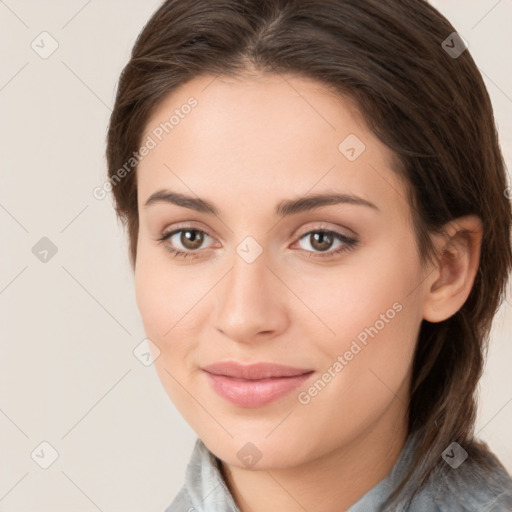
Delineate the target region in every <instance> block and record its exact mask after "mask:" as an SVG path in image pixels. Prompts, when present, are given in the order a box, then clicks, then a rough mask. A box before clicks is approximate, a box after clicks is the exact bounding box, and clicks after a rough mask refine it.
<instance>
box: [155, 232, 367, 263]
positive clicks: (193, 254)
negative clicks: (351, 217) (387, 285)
mask: <svg viewBox="0 0 512 512" xmlns="http://www.w3.org/2000/svg"><path fill="white" fill-rule="evenodd" d="M182 231H195V232H197V233H202V234H204V235H207V236H210V235H208V233H206V231H203V230H201V229H197V228H193V227H191V226H188V227H187V226H183V227H181V228H180V229H175V230H173V231H170V232H168V233H163V234H162V235H161V236H160V237H158V238H156V239H155V240H156V242H158V243H159V244H164V247H165V249H166V250H167V251H169V252H170V253H171V254H172V256H173V257H174V258H181V259H185V258H197V257H199V256H200V254H199V252H200V251H199V250H195V251H182V250H180V249H175V248H173V247H170V246H169V245H167V244H165V242H166V241H167V240H168V239H169V238H171V237H172V236H173V235H175V234H176V233H181V232H182ZM313 233H323V234H329V235H332V236H333V237H334V238H335V239H336V240H339V241H340V242H343V244H344V245H342V246H340V247H338V249H335V250H330V251H328V252H327V251H326V252H315V251H306V252H307V253H308V257H318V258H331V257H334V256H337V255H339V254H341V253H344V252H348V251H350V250H352V249H354V248H355V247H356V246H357V244H358V243H359V241H358V240H356V239H354V238H349V237H347V236H345V235H342V234H341V233H338V232H337V231H333V230H331V229H326V228H322V227H319V228H317V229H312V230H309V231H307V232H306V233H304V234H302V235H301V236H300V237H299V238H298V240H302V239H303V238H305V237H306V236H308V235H311V234H313Z"/></svg>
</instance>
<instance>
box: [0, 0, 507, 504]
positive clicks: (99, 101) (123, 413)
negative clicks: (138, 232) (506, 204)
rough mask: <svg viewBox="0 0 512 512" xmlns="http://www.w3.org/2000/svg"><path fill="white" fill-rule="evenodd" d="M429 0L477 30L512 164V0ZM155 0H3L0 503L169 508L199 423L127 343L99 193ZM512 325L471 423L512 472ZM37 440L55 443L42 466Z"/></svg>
mask: <svg viewBox="0 0 512 512" xmlns="http://www.w3.org/2000/svg"><path fill="white" fill-rule="evenodd" d="M432 3H433V4H434V5H435V6H436V7H437V8H438V9H440V10H441V12H443V14H445V15H446V16H447V17H448V19H449V20H450V21H451V22H452V23H453V24H454V25H455V27H456V28H457V30H458V31H459V33H460V34H461V35H462V37H463V38H464V39H465V40H466V41H467V42H468V43H469V48H470V51H471V52H472V55H473V57H474V59H475V61H476V63H477V65H478V66H479V68H480V70H481V71H482V73H483V76H484V78H485V81H486V84H487V86H488V89H489V92H490V94H491V97H492V100H493V104H494V107H495V111H496V117H497V121H498V125H499V130H500V137H501V143H502V147H503V151H504V153H505V157H506V160H507V163H508V165H509V166H510V162H511V161H512V66H511V58H510V55H511V50H512V35H511V30H510V26H509V24H510V19H512V2H511V1H510V0H500V1H494V0H493V1H484V0H481V1H477V0H473V1H467V0H443V1H441V0H438V1H435V2H432ZM159 4H160V2H159V1H156V0H151V1H147V0H146V1H142V0H140V1H137V2H136V1H134V0H131V1H127V0H124V1H121V0H104V1H101V2H100V1H99V0H92V1H91V0H89V1H87V0H72V1H70V0H66V1H64V0H58V1H57V0H55V1H52V2H40V1H37V0H24V1H22V0H5V1H0V17H1V18H0V19H1V20H2V25H1V26H2V30H1V31H0V41H1V48H2V49H1V52H2V66H1V67H0V109H1V112H2V115H1V137H0V151H1V162H2V165H1V173H2V188H1V193H0V224H1V227H2V259H1V262H2V263H1V266H0V306H1V311H2V323H1V327H2V330H1V332H2V338H1V340H2V341H1V346H0V350H1V352H0V454H1V455H0V511H5V512H7V511H24V512H25V511H37V512H41V511H58V510H66V511H74V512H89V511H95V510H101V511H104V512H107V511H124V512H129V511H163V510H164V508H165V507H166V506H167V505H169V503H170V502H171V501H172V499H173V497H174V496H175V494H176V493H177V492H178V490H179V488H180V487H181V484H182V480H183V476H184V471H185V466H186V464H187V462H188V459H189V456H190V452H191V449H192V445H193V442H194V440H195V434H194V432H193V431H192V430H191V429H190V427H188V425H187V424H186V423H185V422H184V420H183V419H182V418H181V416H180V415H179V414H178V413H177V412H176V410H175V409H174V406H173V405H172V403H171V402H170V401H169V399H168V398H167V396H166V395H165V393H164V391H163V388H162V387H161V385H160V383H159V381H158V379H157V376H156V374H155V372H154V370H153V368H152V367H151V366H148V367H146V366H144V365H143V364H142V363H141V362H140V361H139V360H138V359H137V358H136V357H135V356H134V354H133V350H134V349H135V347H136V346H138V345H139V343H140V342H141V340H142V339H143V338H144V332H143V329H142V324H141V321H140V318H139V314H138V311H137V308H136V303H135V297H134V287H133V279H132V275H131V271H130V268H129V265H128V257H127V251H126V238H125V235H124V233H123V232H122V230H121V227H120V225H118V224H117V221H116V218H115V216H114V212H113V209H112V204H111V201H110V199H104V200H102V201H100V200H97V199H95V198H94V197H93V195H92V190H93V189H94V187H96V186H98V185H101V184H102V183H103V181H104V179H105V172H106V165H105V159H104V155H103V153H104V141H105V134H106V127H107V123H108V118H109V114H110V109H111V106H112V104H113V99H114V91H115V85H116V82H117V79H118V76H119V73H120V72H121V69H122V67H123V66H124V64H125V63H126V61H127V59H128V56H129V52H130V49H131V47H132V45H133V43H134V41H135V38H136V36H137V35H138V33H139V31H140V30H141V28H142V27H143V25H144V23H145V22H146V20H147V19H148V18H149V16H150V15H151V14H152V12H153V11H154V10H155V9H156V8H157V6H158V5H159ZM44 31H46V32H48V33H49V34H50V35H49V36H48V35H43V36H39V35H40V34H41V32H44ZM447 36H448V34H447ZM41 38H44V42H43V43H41ZM33 41H35V42H34V43H32V42H33ZM54 41H56V43H55V42H54ZM31 44H33V45H34V46H35V48H37V51H38V52H40V53H41V52H44V51H50V50H51V49H52V46H51V45H52V44H58V48H57V49H56V51H55V52H54V53H53V54H52V55H50V56H48V57H47V58H42V57H41V56H40V55H39V54H38V53H36V51H35V49H33V48H32V47H31ZM43 237H47V238H48V239H49V240H50V241H51V243H52V244H53V245H54V246H55V247H56V249H57V252H56V254H54V255H53V256H52V253H51V250H50V252H49V253H48V255H47V261H46V262H42V261H40V259H39V258H38V257H36V255H35V254H34V253H33V250H32V248H33V247H34V246H35V245H36V244H37V243H40V244H43V245H42V246H41V247H40V246H39V245H38V246H36V248H38V250H39V251H43V250H45V248H46V249H47V250H48V247H46V246H44V244H45V243H48V242H45V241H43V242H39V241H40V240H41V238H43ZM34 252H37V251H35V250H34ZM43 256H44V253H41V254H40V257H43ZM511 332H512V312H511V308H510V306H509V304H506V305H505V307H503V308H502V310H501V311H500V314H499V315H498V317H497V318H496V322H495V327H494V330H493V337H492V338H493V339H492V342H493V344H492V347H491V350H490V358H489V362H488V364H487V368H486V373H485V376H484V378H483V380H482V382H481V408H480V414H479V418H478V425H477V431H478V432H479V434H480V436H481V437H482V438H483V439H485V440H486V441H487V442H488V443H489V444H490V446H491V448H492V449H493V450H494V451H495V452H496V453H497V454H498V456H499V457H500V458H501V460H502V461H503V463H504V464H505V465H506V466H507V468H508V470H509V471H512V441H511V440H510V435H509V433H510V430H511V426H512V405H511V403H510V402H511V401H512V386H511V378H510V367H511V364H510V363H511V360H512V357H511V356H512V348H511V344H510V334H511ZM42 442H47V443H49V444H50V445H51V447H53V449H54V450H56V452H57V453H58V458H57V459H56V460H55V462H53V464H52V465H51V466H49V467H48V469H42V467H40V466H41V465H45V464H48V463H50V462H51V461H52V459H51V457H52V448H51V447H50V446H48V445H41V443H42ZM31 454H33V455H32V456H31Z"/></svg>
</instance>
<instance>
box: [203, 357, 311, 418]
mask: <svg viewBox="0 0 512 512" xmlns="http://www.w3.org/2000/svg"><path fill="white" fill-rule="evenodd" d="M202 369H203V371H204V372H205V374H206V376H207V378H208V382H209V384H210V385H211V386H212V388H213V390H214V391H215V392H216V393H217V394H218V395H219V396H221V397H223V398H224V399H226V400H228V401H229V402H231V403H233V404H235V405H238V406H239V407H251V408H254V407H262V406H263V405H266V404H269V403H271V402H273V401H275V400H277V399H278V398H281V397H282V396H284V395H286V394H288V393H289V392H291V391H293V390H294V389H296V388H297V387H299V386H300V385H301V384H303V383H304V382H305V381H306V380H307V379H309V378H310V377H311V375H312V374H313V373H314V372H313V370H310V369H301V368H292V367H290V366H284V365H280V364H274V363H253V364H241V363H237V362H233V361H225V362H220V363H215V364H211V365H208V366H205V367H203V368H202Z"/></svg>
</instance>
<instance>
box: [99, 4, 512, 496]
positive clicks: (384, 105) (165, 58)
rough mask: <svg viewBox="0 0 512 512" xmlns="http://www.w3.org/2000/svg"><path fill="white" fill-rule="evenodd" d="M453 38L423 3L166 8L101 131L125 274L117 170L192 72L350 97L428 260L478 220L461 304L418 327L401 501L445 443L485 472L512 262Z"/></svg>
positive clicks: (129, 178)
mask: <svg viewBox="0 0 512 512" xmlns="http://www.w3.org/2000/svg"><path fill="white" fill-rule="evenodd" d="M453 32H455V29H454V28H453V26H452V25H451V24H450V23H449V22H448V21H447V20H446V19H445V18H444V17H443V16H442V15H441V14H440V13H439V12H438V11H436V10H435V9H434V8H433V7H432V6H430V5H429V4H428V3H427V2H426V1H423V0H386V1H382V0H314V1H313V0H238V1H237V0H194V1H189V0H168V1H165V2H164V3H163V4H162V5H161V7H160V8H159V9H158V10H157V11H156V12H155V14H154V15H153V16H152V18H151V19H150V20H149V21H148V23H147V24H146V26H145V27H144V29H143V30H142V32H141V33H140V35H139V37H138V39H137V41H136V43H135V45H134V47H133V50H132V54H131V59H130V61H129V62H128V64H127V65H126V67H125V68H124V70H123V72H122V74H121V77H120V80H119V84H118V89H117V96H116V100H115V106H114V110H113V112H112V116H111V120H110V125H109V130H108V136H107V149H106V156H107V162H108V173H109V178H110V180H111V182H112V185H113V187H112V190H113V195H114V200H115V208H116V212H117V215H118V217H119V218H120V219H121V220H122V221H123V222H124V223H125V224H126V225H127V228H128V233H129V239H130V261H131V264H132V267H134V265H135V260H136V256H137V255H136V247H137V236H138V226H139V224H138V209H137V183H136V175H135V172H133V173H129V174H127V175H126V176H125V177H123V179H122V180H119V179H117V182H115V180H114V178H115V177H116V172H117V171H118V169H120V168H121V167H122V166H123V165H124V164H125V163H126V162H127V161H128V160H129V159H130V157H131V155H132V153H133V152H134V151H136V150H137V149H138V148H139V145H140V143H141V136H142V133H143V131H144V129H145V125H146V123H147V121H148V119H149V116H150V115H151V113H152V112H153V111H154V109H155V108H156V107H157V106H158V105H159V103H160V102H161V101H162V100H163V99H164V98H165V97H166V96H167V95H168V94H169V93H170V92H172V91H173V90H174V89H175V88H176V87H178V86H180V85H182V84H184V83H185V82H187V81H188V80H190V79H192V78H195V77H197V76H199V75H200V74H212V75H224V76H232V77H241V76H244V73H247V72H251V71H254V70H256V71H259V72H268V73H281V72H283V73H293V74H295V75H297V76H303V77H306V78H312V79H315V80H317V81H319V82H321V83H323V84H324V85H326V86H328V87H329V88H332V89H333V90H334V91H336V92H337V93H339V94H340V95H343V96H345V97H347V98H350V99H352V100H355V104H356V105H357V106H358V108H359V109H360V112H361V113H362V115H363V117H364V119H365V120H366V122H367V124H368V126H369V128H370V129H371V130H372V132H373V133H374V134H375V135H376V136H377V137H378V138H379V139H380V140H381V141H382V142H383V143H384V144H386V145H387V146H388V147H389V148H391V150H392V151H393V152H394V154H395V156H396V166H395V167H396V168H395V169H394V170H395V171H396V172H397V173H399V175H400V176H402V177H403V179H404V182H405V183H406V184H407V186H408V189H409V196H408V197H407V200H408V201H409V204H410V205H411V208H412V212H413V216H414V228H415V232H416V237H417V241H418V247H419V249H420V253H421V254H422V256H423V257H424V261H426V260H427V259H429V258H433V257H435V251H434V246H433V244H432V240H431V238H430V235H431V234H432V233H439V232H442V228H443V226H444V225H445V224H446V223H447V222H449V221H451V220H453V219H456V218H458V217H460V216H464V215H468V214H475V215H477V216H478V217H479V218H480V219H481V220H482V222H483V226H484V233H483V240H482V247H481V257H480V265H479V269H478V272H477V275H476V278H475V282H474V285H473V288H472V291H471V293H470V295H469V297H468V299H467V301H466V302H465V303H464V305H463V306H462V308H461V309H460V310H459V311H458V312H457V313H456V314H454V315H453V316H452V317H450V318H448V319H447V320H445V321H443V322H439V323H430V322H428V321H425V320H424V321H423V322H422V325H421V329H420V334H419V338H418V344H417V349H416V353H415V360H414V365H413V374H412V382H411V390H410V391H411V401H410V404H409V433H413V432H414V433H416V435H417V436H418V441H419V444H418V448H417V451H416V454H415V460H414V463H413V470H412V471H411V472H410V473H409V474H408V475H407V476H406V478H405V479H404V481H403V482H402V485H400V486H399V488H397V489H396V490H395V493H394V495H393V496H392V497H397V496H402V495H405V496H406V497H408V499H411V498H412V496H413V495H414V492H415V491H416V490H417V489H418V488H419V487H420V486H421V485H422V483H424V482H425V481H426V479H427V478H428V477H429V476H430V475H431V473H432V471H433V470H434V468H436V467H439V465H440V461H441V458H440V456H441V453H442V452H443V450H444V449H445V448H446V447H448V446H449V445H450V444H451V443H452V442H453V441H456V442H458V443H459V444H461V445H462V446H463V447H464V448H465V449H466V451H467V452H468V453H469V455H470V457H472V458H473V460H474V461H477V462H479V463H480V464H482V467H485V463H486V462H485V461H486V460H487V459H486V455H485V454H486V453H487V447H486V445H485V444H483V443H480V442H478V441H477V440H476V439H474V437H473V436H474V434H473V430H474V422H475V415H476V407H477V404H476V386H477V383H478V380H479V378H480V376H481V373H482V368H483V360H484V354H485V351H486V347H487V343H488V337H489V331H490V327H491V323H492V319H493V317H494V315H495V313H496V311H497V309H498V307H499V306H500V304H501V301H502V298H503V295H504V292H505V287H506V284H507V279H508V274H509V271H510V267H511V261H512V254H511V246H510V224H511V205H510V202H509V200H508V199H507V197H506V193H505V190H506V187H507V183H506V175H505V169H504V162H503V157H502V154H501V152H500V147H499V144H498V136H497V132H496V128H495V122H494V117H493V111H492V106H491V102H490V99H489V96H488V93H487V90H486V88H485V85H484V82H483V80H482V77H481V74H480V73H479V71H478V69H477V66H476V65H475V62H474V61H473V58H472V57H471V55H470V53H469V51H468V50H466V51H463V52H462V54H461V55H460V56H458V57H457V58H454V56H453V55H450V54H449V53H448V52H447V51H445V50H446V49H445V48H443V46H442V43H443V41H445V40H446V39H447V38H448V37H449V36H450V35H451V34H453ZM450 46H453V42H452V44H451V45H450ZM441 464H444V463H442V462H441ZM400 493H402V494H400Z"/></svg>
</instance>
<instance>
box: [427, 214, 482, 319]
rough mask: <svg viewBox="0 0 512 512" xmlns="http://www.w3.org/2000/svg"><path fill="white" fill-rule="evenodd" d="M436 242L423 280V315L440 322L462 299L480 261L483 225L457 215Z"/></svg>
mask: <svg viewBox="0 0 512 512" xmlns="http://www.w3.org/2000/svg"><path fill="white" fill-rule="evenodd" d="M445 233H446V234H445V235H444V236H442V237H440V238H439V239H438V240H437V241H436V242H435V243H436V249H437V254H438V257H437V261H436V265H435V268H434V271H432V272H431V278H430V279H427V280H426V282H425V299H424V307H423V318H424V319H425V320H427V321H429V322H442V321H443V320H446V319H447V318H449V317H451V316H452V315H454V314H455V313H456V312H457V311H458V310H459V309H460V308H461V307H462V306H463V305H464V303H465V302H466V300H467V298H468V296H469V294H470V292H471V289H472V287H473V283H474V280H475V276H476V273H477V271H478V265H479V262H480V248H481V243H482V235H483V226H482V222H481V220H480V218H479V217H477V216H476V215H468V216H466V217H459V218H458V219H455V220H453V221H451V222H450V223H448V224H447V225H446V226H445Z"/></svg>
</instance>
